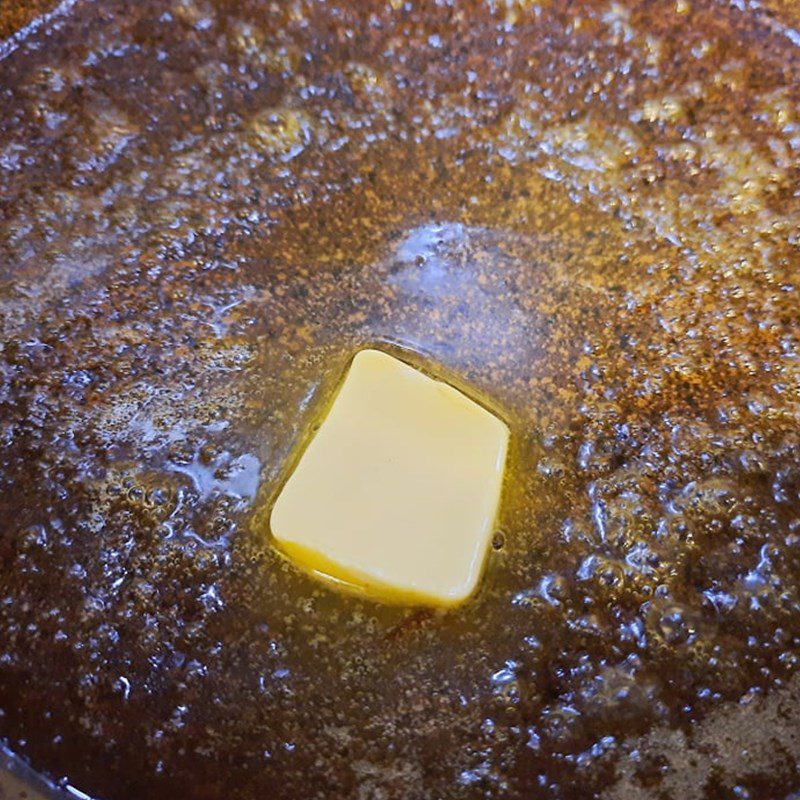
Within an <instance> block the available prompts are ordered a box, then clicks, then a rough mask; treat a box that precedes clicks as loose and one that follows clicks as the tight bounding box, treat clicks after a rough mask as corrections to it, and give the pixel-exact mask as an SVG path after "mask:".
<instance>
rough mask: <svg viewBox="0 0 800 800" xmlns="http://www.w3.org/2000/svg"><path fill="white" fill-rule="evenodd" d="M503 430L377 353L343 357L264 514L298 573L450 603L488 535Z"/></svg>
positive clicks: (478, 560)
mask: <svg viewBox="0 0 800 800" xmlns="http://www.w3.org/2000/svg"><path fill="white" fill-rule="evenodd" d="M508 439H509V431H508V427H507V426H506V424H505V423H504V422H503V421H501V420H500V419H498V418H497V417H496V416H495V415H494V414H492V413H491V412H489V411H487V410H486V409H485V408H484V407H483V406H481V405H479V404H478V403H476V402H474V401H473V400H470V399H469V398H468V397H467V396H466V395H464V394H463V393H462V392H460V391H458V390H457V389H454V388H453V387H452V386H449V385H447V384H445V383H442V382H441V381H437V380H434V379H433V378H430V377H428V376H427V375H425V374H423V373H422V372H420V371H419V370H417V369H414V368H413V367H411V366H409V365H408V364H406V363H404V362H403V361H400V360H399V359H397V358H394V357H392V356H390V355H387V354H386V353H383V352H380V351H378V350H362V351H361V352H359V353H358V354H357V355H356V357H355V358H354V359H353V362H352V364H351V366H350V370H349V372H348V374H347V377H346V378H345V380H344V382H343V384H342V386H341V388H340V390H339V393H338V395H337V396H336V399H335V400H334V402H333V405H332V406H331V408H330V411H329V412H328V415H327V417H326V418H325V420H324V421H323V422H322V425H321V426H320V428H319V430H318V432H317V433H316V435H315V436H314V438H313V439H312V440H311V442H310V443H309V445H308V447H307V448H306V450H305V452H304V453H303V454H302V456H301V457H300V459H299V461H298V463H297V466H296V467H295V468H294V471H293V472H292V473H291V475H290V476H289V478H288V480H287V481H286V483H285V484H284V486H283V489H282V490H281V492H280V494H279V495H278V498H277V500H276V502H275V505H274V507H273V509H272V513H271V517H270V527H271V530H272V535H273V536H274V539H275V542H276V543H277V545H278V547H279V548H280V549H281V550H283V552H285V553H286V554H287V555H288V556H289V557H290V558H292V559H293V560H295V561H296V562H297V563H298V564H300V565H301V566H302V567H304V568H306V569H308V570H311V571H313V572H315V573H318V574H320V575H322V576H325V577H327V578H330V579H333V580H334V581H340V582H343V583H345V584H349V585H350V586H351V587H353V588H356V589H358V590H361V591H364V592H366V593H368V594H369V595H371V596H373V597H375V598H378V599H382V600H385V601H389V602H405V603H423V604H426V605H436V606H452V605H455V604H457V603H461V602H462V601H464V600H465V599H466V598H467V597H469V595H470V594H472V592H473V591H474V590H475V587H476V585H477V583H478V579H479V578H480V575H481V571H482V569H483V564H484V561H485V558H486V553H487V550H488V548H489V543H490V540H491V537H492V532H493V527H494V522H495V517H496V515H497V508H498V504H499V500H500V492H501V488H502V482H503V469H504V465H505V460H506V452H507V449H508Z"/></svg>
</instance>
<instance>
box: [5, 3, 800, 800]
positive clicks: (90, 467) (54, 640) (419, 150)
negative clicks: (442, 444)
mask: <svg viewBox="0 0 800 800" xmlns="http://www.w3.org/2000/svg"><path fill="white" fill-rule="evenodd" d="M760 13H761V12H757V11H755V10H753V11H752V12H747V13H744V12H740V11H739V10H737V9H734V8H721V7H717V6H716V5H712V4H706V3H704V2H697V3H692V4H688V3H679V4H677V5H675V7H674V9H672V8H671V7H670V9H668V10H666V11H665V10H664V9H661V8H660V9H659V10H658V12H657V13H656V11H654V10H652V9H649V7H647V6H644V5H641V6H640V5H637V4H633V3H631V4H622V5H620V4H612V5H611V6H608V5H606V4H599V3H598V4H595V3H589V2H587V3H581V4H578V5H574V6H570V8H569V10H565V9H563V8H561V7H558V6H556V5H552V6H550V5H547V4H540V5H539V6H536V7H530V8H528V7H525V6H523V5H519V6H513V7H512V6H509V7H506V6H503V8H502V9H501V8H499V7H498V8H497V9H495V10H494V11H493V10H492V9H491V8H489V7H484V6H482V5H478V4H473V3H467V4H466V5H465V6H464V7H463V8H457V9H451V8H449V7H446V6H436V5H433V4H432V5H430V6H426V7H425V8H424V9H415V8H410V7H406V6H403V5H398V4H389V5H386V6H385V7H384V6H383V5H381V6H380V7H378V6H377V5H376V6H375V7H374V8H373V7H372V6H370V5H368V4H357V5H356V6H355V7H351V6H350V5H347V6H346V7H345V6H344V5H336V4H334V5H332V6H328V7H324V8H323V7H317V6H313V7H310V6H309V7H305V6H302V5H300V4H290V5H287V6H279V5H275V6H270V7H268V8H267V7H265V6H262V5H260V4H255V3H253V4H237V5H236V7H235V8H234V7H232V6H230V5H229V4H226V3H209V4H202V3H195V2H192V1H189V2H185V1H183V2H180V3H174V4H170V3H166V2H162V0H158V1H157V0H152V2H145V3H141V4H137V5H136V7H135V8H131V7H130V4H122V3H118V4H115V3H111V4H108V3H106V4H103V7H102V10H101V9H100V7H98V6H97V4H85V5H80V4H79V5H78V6H76V7H75V8H74V9H73V11H72V12H71V13H70V14H68V15H67V16H65V17H63V18H59V19H58V21H57V22H56V23H54V25H51V26H50V27H49V28H47V31H48V32H49V33H45V32H44V31H43V32H41V33H36V32H34V34H32V37H31V38H30V40H29V42H28V43H27V44H22V45H21V46H20V47H19V48H18V49H17V50H15V51H14V52H13V53H12V54H11V55H10V56H8V57H6V58H5V59H4V60H3V61H0V87H2V88H1V89H0V91H2V92H3V103H4V107H6V108H8V109H10V111H9V112H8V113H7V114H5V115H3V118H2V120H1V121H0V164H2V166H3V169H2V171H1V172H0V186H1V187H2V190H1V191H0V197H2V198H3V203H4V206H3V210H4V216H3V217H2V221H0V230H1V231H2V238H0V242H2V244H0V252H2V254H3V258H2V260H1V263H0V277H2V280H3V281H4V283H3V284H2V289H1V290H0V291H1V292H2V294H1V299H0V302H2V305H1V306H0V308H2V314H1V317H2V320H1V321H2V329H3V341H4V345H3V351H2V380H3V384H2V387H3V388H2V395H0V397H2V407H1V408H2V411H1V412H0V420H1V421H2V435H3V442H4V447H3V451H2V462H1V463H2V467H1V468H0V475H2V481H3V484H2V491H1V492H0V520H2V528H1V529H0V530H1V533H0V564H1V565H2V567H1V568H0V633H1V634H2V635H1V636H0V709H2V712H3V713H2V715H0V734H2V735H3V736H5V737H7V738H8V740H9V741H10V743H11V745H12V746H13V747H14V748H15V749H16V750H18V751H19V752H20V753H23V754H25V755H27V756H29V757H30V758H31V759H32V761H33V763H34V765H35V766H37V767H38V768H40V769H42V770H45V771H47V772H49V773H50V774H51V775H53V776H61V775H65V776H68V778H69V781H70V782H71V783H72V784H74V785H77V786H79V787H81V788H82V789H83V790H85V791H89V792H92V793H96V794H97V795H100V796H106V797H110V798H135V797H148V798H154V800H158V798H162V797H168V796H171V795H174V794H175V792H176V791H179V792H180V793H181V794H182V795H184V794H185V795H191V796H192V797H204V798H221V797H227V796H229V795H230V792H231V787H234V786H235V787H236V792H237V796H238V797H241V798H243V800H247V798H250V797H264V796H270V797H292V798H301V797H311V796H315V795H320V796H355V795H356V793H358V792H361V793H362V794H364V795H365V796H379V795H381V794H382V793H383V794H385V795H387V796H397V797H404V798H407V797H426V796H447V797H450V796H453V797H462V796H463V797H476V796H487V795H489V796H492V795H494V796H531V795H536V796H542V797H586V796H593V794H596V793H600V792H601V791H604V790H606V789H608V791H609V792H610V793H613V792H624V791H633V790H632V789H630V787H631V786H633V787H635V789H636V790H638V791H661V792H662V793H664V794H666V795H667V796H674V797H681V798H686V797H700V796H702V793H703V792H704V791H707V792H710V793H711V794H712V795H713V792H716V791H718V793H720V796H721V794H722V793H723V792H725V791H727V790H730V791H731V792H733V791H734V789H735V788H736V786H737V783H738V785H739V788H738V789H736V791H737V792H738V793H739V794H742V792H750V796H752V797H757V796H763V797H769V796H772V795H776V794H777V793H778V789H780V790H781V791H784V792H785V790H786V788H787V786H789V785H790V783H791V780H793V777H792V775H793V773H792V769H793V766H792V764H794V763H796V761H797V760H798V759H800V752H798V751H797V746H796V743H795V741H794V739H793V738H792V737H791V736H790V735H789V734H786V735H783V734H781V731H783V730H784V729H783V728H782V727H781V725H780V724H779V719H778V718H779V715H778V717H776V715H775V713H774V709H773V710H772V711H770V709H772V708H773V705H774V703H775V702H777V701H775V700H774V698H777V697H781V698H784V700H783V701H782V702H786V703H789V704H792V703H794V705H789V706H788V707H789V708H790V709H796V708H797V705H796V695H795V694H792V692H794V689H793V688H792V687H793V686H794V683H792V677H791V676H792V675H793V673H794V672H795V671H796V662H797V657H798V651H799V649H800V648H799V647H798V645H799V644H800V643H799V642H798V632H799V631H800V626H799V625H798V613H799V612H800V607H799V606H798V598H797V575H798V567H799V566H800V565H798V561H797V536H798V535H800V528H799V527H798V525H799V524H800V523H798V520H799V519H800V498H799V497H798V491H799V490H798V485H799V482H798V476H797V472H796V468H795V465H796V464H797V463H798V455H800V453H799V452H798V447H800V443H799V442H798V438H797V392H796V387H797V381H798V371H797V352H798V341H797V324H796V323H797V311H796V307H797V286H796V274H795V273H796V264H797V260H796V241H795V229H796V227H797V226H796V220H797V219H798V205H797V203H798V201H797V198H796V197H795V196H794V193H793V192H792V190H791V187H792V185H793V183H792V182H793V181H794V180H795V178H796V175H795V171H793V170H794V169H795V168H794V164H795V162H796V160H797V159H796V155H797V152H796V150H797V145H796V141H795V140H796V133H797V124H798V121H797V119H796V114H795V109H796V107H797V105H798V97H797V86H798V85H800V81H798V80H797V75H796V74H795V72H796V69H795V62H794V61H793V60H792V50H791V47H792V45H791V34H792V32H793V28H792V27H791V26H792V24H793V21H792V19H791V18H790V17H789V16H787V15H789V14H790V12H789V11H782V12H781V13H782V14H784V16H780V15H778V16H768V15H766V14H764V15H763V16H761V17H760V16H758V15H759V14H760ZM795 24H796V23H795ZM45 40H46V45H47V46H46V47H44V46H42V47H39V46H38V44H39V43H40V42H44V41H45ZM678 42H679V43H680V46H678V44H677V43H678ZM121 86H124V87H125V91H124V92H123V91H122V89H121V88H120V87H121ZM755 87H757V91H756V88H755ZM375 342H389V343H394V344H396V345H397V346H399V347H400V348H402V351H403V352H404V353H409V352H411V353H416V354H417V356H414V357H413V358H414V360H415V363H418V364H419V365H420V366H424V367H426V368H427V369H429V370H431V371H433V372H434V373H435V374H437V375H439V374H441V375H442V376H443V377H447V378H448V380H454V381H457V382H460V381H463V382H464V385H465V386H468V387H470V392H471V393H473V394H475V393H477V394H476V395H475V396H478V397H482V398H486V402H487V403H491V404H493V405H494V404H496V406H497V408H499V409H502V411H503V415H504V416H505V417H506V418H507V419H508V420H509V422H510V424H511V427H512V451H511V458H510V464H509V470H508V480H507V485H506V489H505V492H504V497H503V503H502V510H501V518H500V520H499V531H498V533H499V535H498V536H497V538H496V549H494V550H493V552H492V554H491V556H490V559H489V563H488V567H487V573H486V575H485V577H484V580H483V582H482V585H481V590H480V592H479V594H478V596H477V597H476V598H475V599H474V601H472V602H470V603H469V604H467V605H466V606H464V607H463V608H462V609H459V610H457V611H453V612H449V613H446V614H440V613H433V612H430V611H427V610H425V609H403V608H396V607H390V606H382V605H379V604H375V603H370V602H368V601H365V600H362V599H358V598H353V597H350V596H347V595H344V594H342V593H339V592H336V591H331V590H330V589H328V588H326V587H324V586H322V585H321V584H320V583H319V582H317V581H315V580H313V579H311V578H309V577H308V576H305V575H303V574H301V573H300V572H298V571H296V570H295V569H293V568H292V567H291V565H289V564H287V563H285V562H284V561H283V560H282V559H280V558H279V557H278V556H277V555H276V554H275V553H274V551H273V549H272V547H271V546H270V543H269V540H268V537H267V536H266V535H264V528H263V526H259V525H258V519H259V515H260V514H261V513H262V512H263V509H264V508H265V507H266V506H267V505H268V498H269V497H270V496H271V494H272V493H273V492H274V490H275V488H276V487H277V486H278V485H279V482H280V477H281V471H282V470H283V469H284V468H285V465H286V464H287V459H288V458H289V456H290V453H291V452H292V451H293V448H294V446H295V445H296V443H297V442H298V441H299V440H300V439H301V438H302V437H303V436H305V435H307V433H308V431H309V430H310V429H311V426H313V420H314V418H315V414H316V413H317V412H318V409H320V408H323V407H324V406H325V403H326V398H327V397H329V396H330V393H331V392H332V391H333V390H334V388H335V386H336V384H337V381H338V379H339V378H340V376H341V375H342V373H343V371H344V369H345V368H346V365H347V362H348V359H349V358H350V357H351V356H352V354H353V353H354V352H356V351H357V350H358V349H360V348H361V347H364V346H368V345H370V344H374V343H375ZM762 695H767V699H766V700H763V701H762V700H761V696H762ZM793 698H794V699H793ZM740 704H741V705H740ZM770 704H773V705H770ZM739 708H743V709H744V712H743V713H745V714H746V719H747V720H748V721H752V720H753V719H761V720H766V722H764V723H763V725H762V728H761V730H762V731H763V736H762V737H761V739H762V740H763V742H762V743H761V744H758V745H757V744H756V743H754V741H753V737H750V739H748V738H747V734H746V729H748V728H747V726H745V725H742V724H740V722H739V723H737V719H739V718H738V717H737V716H736V714H737V713H739V712H737V710H736V709H739ZM759 715H761V716H759ZM790 716H791V712H790ZM795 716H796V715H795ZM776 719H778V722H776ZM709 724H713V725H714V726H715V727H712V728H710V729H709V728H707V727H706V726H707V725H709ZM687 731H694V732H695V734H693V735H695V736H696V737H697V741H696V742H692V740H691V736H689V735H688V734H687ZM720 731H724V736H723V735H722V733H720V736H715V735H714V733H715V732H720ZM784 732H785V731H784ZM776 736H777V737H778V739H776ZM737 737H738V738H737ZM743 737H744V738H743ZM676 741H677V742H680V743H681V744H680V746H679V747H678V746H676V745H675V742H676ZM720 741H724V742H726V743H729V744H730V743H731V742H732V743H733V744H730V746H729V747H728V750H727V751H725V752H728V751H730V752H734V751H736V748H737V747H739V748H742V747H747V748H748V752H749V753H751V754H753V755H752V758H750V759H745V760H743V761H742V763H735V761H734V760H732V759H731V758H728V757H727V756H726V755H725V753H723V752H722V749H721V746H720V744H719V743H720ZM726 746H728V745H726ZM687 751H688V753H689V755H688V756H687ZM737 752H738V751H737ZM691 759H694V761H693V762H691ZM690 762H691V763H690ZM715 763H716V764H725V772H724V777H722V778H720V777H719V774H720V773H719V770H715V768H714V764H715ZM676 775H681V776H686V782H684V783H681V782H680V780H679V779H678V778H677V777H676ZM617 779H619V781H620V782H619V783H617V784H616V788H614V786H615V784H614V782H615V781H616V780H617ZM608 787H610V788H608ZM703 787H705V788H703ZM709 787H710V788H709Z"/></svg>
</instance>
